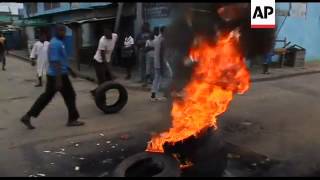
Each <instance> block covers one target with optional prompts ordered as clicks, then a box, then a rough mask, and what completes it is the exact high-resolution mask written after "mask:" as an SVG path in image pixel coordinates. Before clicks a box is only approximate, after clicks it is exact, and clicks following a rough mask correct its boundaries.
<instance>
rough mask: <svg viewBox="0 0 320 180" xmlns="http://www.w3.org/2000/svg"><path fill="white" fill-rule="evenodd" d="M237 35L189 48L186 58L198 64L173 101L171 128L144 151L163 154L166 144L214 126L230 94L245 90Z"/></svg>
mask: <svg viewBox="0 0 320 180" xmlns="http://www.w3.org/2000/svg"><path fill="white" fill-rule="evenodd" d="M238 35H239V34H237V33H236V32H231V33H229V34H226V35H224V36H221V37H220V38H219V39H218V41H217V42H216V43H215V44H210V43H209V42H208V41H206V40H200V42H198V44H197V46H196V47H193V48H192V49H191V50H190V53H189V57H190V58H191V59H193V60H194V61H196V63H197V64H196V66H195V68H194V71H193V74H192V77H191V80H190V82H189V83H188V84H187V85H186V87H185V88H184V97H183V99H175V100H174V102H173V107H172V111H171V116H172V127H171V128H170V129H169V131H167V132H163V133H161V134H159V135H156V136H154V137H153V138H152V139H151V141H150V142H149V143H148V146H147V149H146V151H150V152H160V153H163V152H164V149H163V145H164V144H165V143H170V144H172V145H173V144H175V143H176V142H179V141H183V140H185V139H187V138H189V137H191V136H197V135H199V134H200V133H201V132H202V130H205V129H207V128H209V127H212V128H214V129H216V128H217V116H218V115H220V114H222V113H223V112H225V111H226V110H227V107H228V106H229V103H230V102H231V100H232V98H233V94H234V93H239V94H243V93H244V92H246V91H247V90H248V88H249V84H250V76H249V72H248V70H247V67H246V64H245V59H244V57H243V55H242V54H241V53H240V52H239V51H238V49H237V48H236V47H237V43H238Z"/></svg>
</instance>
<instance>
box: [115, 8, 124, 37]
mask: <svg viewBox="0 0 320 180" xmlns="http://www.w3.org/2000/svg"><path fill="white" fill-rule="evenodd" d="M123 4H124V3H118V10H117V17H116V24H115V26H114V30H113V31H114V32H115V33H118V30H119V26H120V20H121V15H122V8H123Z"/></svg>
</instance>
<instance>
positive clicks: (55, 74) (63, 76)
mask: <svg viewBox="0 0 320 180" xmlns="http://www.w3.org/2000/svg"><path fill="white" fill-rule="evenodd" d="M65 33H66V28H65V26H64V25H57V26H56V28H55V36H54V37H53V38H52V39H51V41H50V45H49V49H48V59H49V68H48V73H47V84H46V90H45V92H44V93H43V94H41V96H40V97H39V98H38V99H37V100H36V102H35V103H34V104H33V106H32V107H31V109H30V110H29V111H28V112H27V113H26V114H25V115H24V116H23V117H22V118H21V122H22V123H23V124H25V125H26V126H27V128H29V129H34V128H35V127H34V126H33V125H32V124H31V122H30V119H31V118H32V117H34V118H36V117H38V116H39V114H40V113H41V111H42V110H43V109H44V108H45V107H46V106H47V105H48V104H49V102H50V101H51V100H52V98H53V97H54V95H55V94H56V92H58V91H59V92H60V93H61V95H62V97H63V99H64V102H65V104H66V106H67V108H68V112H69V120H68V123H67V126H82V125H84V123H83V122H80V121H78V118H79V113H78V110H77V108H76V93H75V91H74V89H73V87H72V84H71V82H70V80H69V77H68V74H69V60H68V57H67V54H66V50H65V46H64V44H63V39H64V37H65ZM70 73H71V75H72V72H70Z"/></svg>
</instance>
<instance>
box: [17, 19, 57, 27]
mask: <svg viewBox="0 0 320 180" xmlns="http://www.w3.org/2000/svg"><path fill="white" fill-rule="evenodd" d="M50 24H52V23H49V22H48V21H46V20H45V19H40V18H39V19H27V20H23V22H21V25H22V26H47V25H50Z"/></svg>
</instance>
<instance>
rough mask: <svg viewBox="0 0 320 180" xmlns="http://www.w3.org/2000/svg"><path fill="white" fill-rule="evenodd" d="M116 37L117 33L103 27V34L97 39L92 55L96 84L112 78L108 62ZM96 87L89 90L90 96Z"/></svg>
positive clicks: (93, 94) (109, 61)
mask: <svg viewBox="0 0 320 180" xmlns="http://www.w3.org/2000/svg"><path fill="white" fill-rule="evenodd" d="M117 39H118V35H117V34H116V33H112V32H111V30H110V29H105V30H104V35H103V36H102V37H101V38H100V40H99V44H98V49H97V51H96V54H95V55H94V57H93V64H94V69H95V71H96V76H97V80H98V85H101V84H102V83H104V82H106V81H111V80H113V78H114V76H113V75H112V73H111V71H110V64H111V56H112V52H113V50H114V47H115V44H116V42H117ZM96 89H97V88H96ZM96 89H94V90H92V91H91V95H92V96H95V92H96Z"/></svg>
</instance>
